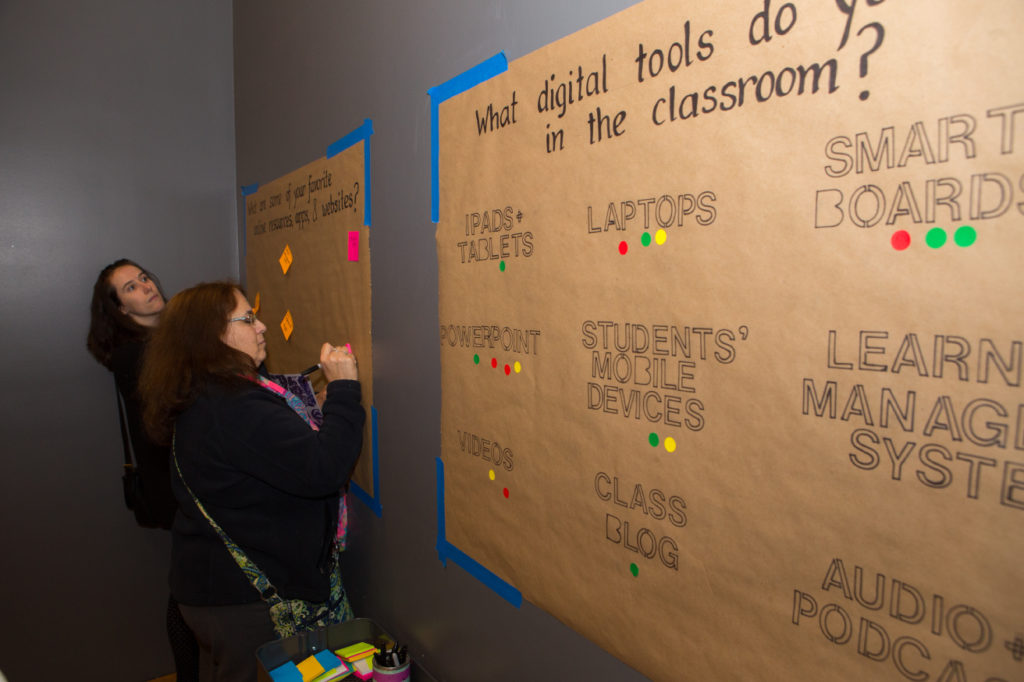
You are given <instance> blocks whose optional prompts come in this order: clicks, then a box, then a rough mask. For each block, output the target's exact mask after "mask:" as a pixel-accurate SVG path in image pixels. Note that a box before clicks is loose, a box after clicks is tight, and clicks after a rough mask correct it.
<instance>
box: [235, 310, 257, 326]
mask: <svg viewBox="0 0 1024 682" xmlns="http://www.w3.org/2000/svg"><path fill="white" fill-rule="evenodd" d="M228 322H245V323H246V324H256V313H254V312H252V311H251V310H250V311H249V312H247V313H246V314H245V315H242V316H241V317H232V318H231V319H230V320H228Z"/></svg>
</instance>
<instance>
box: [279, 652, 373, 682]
mask: <svg viewBox="0 0 1024 682" xmlns="http://www.w3.org/2000/svg"><path fill="white" fill-rule="evenodd" d="M351 673H352V668H351V667H350V666H349V665H348V663H346V662H345V661H343V660H341V659H340V658H338V657H337V656H335V655H334V654H332V653H331V652H330V651H319V652H317V653H315V654H313V655H312V656H309V657H308V658H306V659H305V660H303V661H302V662H301V663H298V664H296V663H293V662H292V661H288V662H287V663H285V664H284V665H281V666H278V667H276V668H274V669H273V670H271V671H270V679H272V680H274V682H329V681H330V680H340V679H342V678H344V677H348V676H349V674H351ZM364 679H365V678H364Z"/></svg>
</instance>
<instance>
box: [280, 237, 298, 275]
mask: <svg viewBox="0 0 1024 682" xmlns="http://www.w3.org/2000/svg"><path fill="white" fill-rule="evenodd" d="M293 260H295V259H294V258H293V257H292V250H291V249H290V248H289V247H288V245H287V244H285V245H284V251H282V252H281V257H280V258H278V259H277V262H278V263H280V264H281V273H282V274H285V275H287V274H288V268H290V267H291V266H292V261H293Z"/></svg>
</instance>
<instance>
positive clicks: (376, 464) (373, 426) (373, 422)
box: [350, 405, 384, 519]
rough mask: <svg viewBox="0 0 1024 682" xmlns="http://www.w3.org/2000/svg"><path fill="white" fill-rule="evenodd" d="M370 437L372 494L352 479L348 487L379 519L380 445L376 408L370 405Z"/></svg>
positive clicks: (380, 511) (381, 512) (380, 508)
mask: <svg viewBox="0 0 1024 682" xmlns="http://www.w3.org/2000/svg"><path fill="white" fill-rule="evenodd" d="M370 437H371V440H372V443H373V446H372V454H373V495H372V496H371V495H370V494H369V493H368V492H366V491H365V490H363V489H362V488H361V487H360V486H359V484H358V483H356V482H355V481H352V485H351V486H350V488H351V490H352V493H353V494H354V495H355V496H356V497H358V498H359V499H360V500H362V502H363V504H365V505H366V506H367V507H369V508H370V511H372V512H373V513H374V514H375V515H376V516H377V518H378V519H379V518H380V517H381V515H382V514H383V512H384V509H383V508H382V507H381V504H380V457H379V454H380V450H379V447H380V445H379V439H378V437H377V408H376V407H373V406H372V405H371V406H370Z"/></svg>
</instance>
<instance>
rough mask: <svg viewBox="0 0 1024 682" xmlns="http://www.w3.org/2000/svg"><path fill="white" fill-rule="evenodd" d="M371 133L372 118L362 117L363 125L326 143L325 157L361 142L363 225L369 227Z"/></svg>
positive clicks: (370, 222) (334, 154) (371, 222)
mask: <svg viewBox="0 0 1024 682" xmlns="http://www.w3.org/2000/svg"><path fill="white" fill-rule="evenodd" d="M371 135H373V120H372V119H369V118H367V119H363V125H361V126H359V127H358V128H356V129H355V130H353V131H352V132H351V133H349V134H348V135H346V136H345V137H343V138H341V139H340V140H338V141H336V142H332V143H331V144H329V145H327V158H328V159H329V158H331V157H332V156H337V155H338V154H340V153H341V152H343V151H345V150H346V149H348V148H349V147H351V146H352V145H354V144H356V143H357V142H360V141H362V142H363V187H362V191H363V225H366V226H367V227H369V226H370V225H372V224H373V221H372V220H371V216H370V211H371V207H372V202H371V201H370V198H371V196H372V193H371V190H370V136H371Z"/></svg>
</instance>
